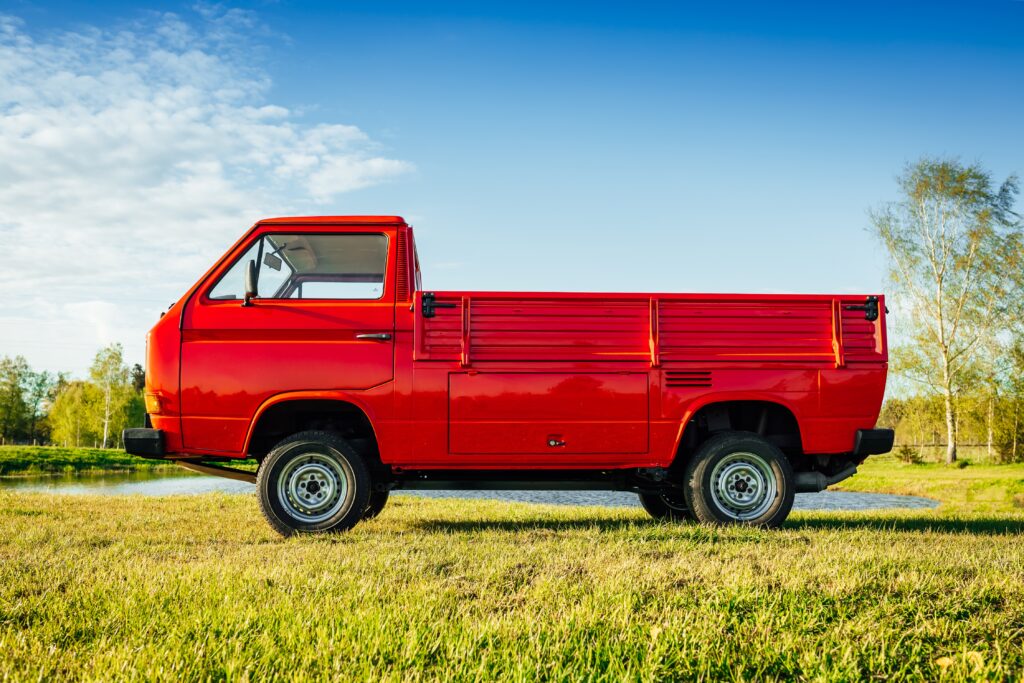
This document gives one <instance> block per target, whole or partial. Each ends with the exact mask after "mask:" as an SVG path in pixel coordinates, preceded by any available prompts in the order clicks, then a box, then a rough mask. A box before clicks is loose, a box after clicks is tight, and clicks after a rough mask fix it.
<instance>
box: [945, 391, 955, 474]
mask: <svg viewBox="0 0 1024 683" xmlns="http://www.w3.org/2000/svg"><path fill="white" fill-rule="evenodd" d="M943 393H944V397H945V399H946V464H953V463H954V462H956V437H957V434H956V405H955V404H954V402H953V390H952V388H951V387H950V386H949V385H946V388H945V391H944V392H943Z"/></svg>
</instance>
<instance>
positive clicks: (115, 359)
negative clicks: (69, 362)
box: [89, 344, 131, 448]
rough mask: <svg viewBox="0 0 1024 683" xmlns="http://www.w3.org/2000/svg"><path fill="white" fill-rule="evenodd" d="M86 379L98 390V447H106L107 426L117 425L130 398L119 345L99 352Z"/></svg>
mask: <svg viewBox="0 0 1024 683" xmlns="http://www.w3.org/2000/svg"><path fill="white" fill-rule="evenodd" d="M89 377H90V379H91V380H92V381H93V383H94V384H95V385H96V387H97V388H98V389H99V391H100V396H101V402H100V407H101V410H100V415H99V418H100V425H101V432H102V434H103V440H102V446H101V447H102V448H106V447H107V445H108V444H109V443H110V432H111V425H115V426H116V425H119V424H121V422H122V421H123V413H124V410H125V407H126V406H127V404H128V402H129V400H130V399H131V381H130V377H129V371H128V366H126V365H125V364H124V351H123V350H122V348H121V345H120V344H111V345H110V346H107V347H106V348H103V349H100V351H99V352H98V353H97V354H96V358H95V359H94V360H93V362H92V367H91V368H90V369H89Z"/></svg>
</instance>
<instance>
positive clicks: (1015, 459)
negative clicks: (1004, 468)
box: [1010, 401, 1020, 462]
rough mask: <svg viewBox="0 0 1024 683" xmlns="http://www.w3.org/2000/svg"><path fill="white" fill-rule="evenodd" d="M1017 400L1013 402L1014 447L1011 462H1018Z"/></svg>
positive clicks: (1011, 450) (1011, 452) (1011, 451)
mask: <svg viewBox="0 0 1024 683" xmlns="http://www.w3.org/2000/svg"><path fill="white" fill-rule="evenodd" d="M1017 416H1018V412H1017V402H1016V401H1014V403H1013V447H1012V448H1011V449H1010V462H1017V429H1018V425H1019V424H1020V423H1019V421H1018V417H1017Z"/></svg>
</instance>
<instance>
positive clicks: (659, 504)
mask: <svg viewBox="0 0 1024 683" xmlns="http://www.w3.org/2000/svg"><path fill="white" fill-rule="evenodd" d="M637 495H638V496H640V505H642V506H643V508H644V510H647V514H649V515H650V516H651V517H653V518H654V519H664V520H666V521H670V522H688V521H690V520H692V519H693V518H694V517H693V513H691V512H690V508H689V506H688V505H687V504H686V497H685V495H684V494H683V492H682V490H680V489H672V490H670V491H666V492H664V493H639V494H637Z"/></svg>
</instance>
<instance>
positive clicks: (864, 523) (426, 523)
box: [412, 515, 1024, 536]
mask: <svg viewBox="0 0 1024 683" xmlns="http://www.w3.org/2000/svg"><path fill="white" fill-rule="evenodd" d="M412 526H413V527H415V528H416V529H417V530H420V531H429V532H442V533H443V532H448V533H477V532H481V531H498V532H515V531H544V530H546V531H552V532H561V531H593V530H598V531H602V532H628V531H634V532H635V531H642V530H644V529H645V528H650V527H660V528H662V529H665V530H673V528H678V530H679V531H680V532H683V533H687V532H693V531H698V530H700V531H708V532H713V533H714V532H717V531H719V529H716V528H715V527H711V526H703V525H700V524H698V523H697V522H690V523H681V524H678V525H676V524H671V523H666V522H659V521H656V520H653V519H652V520H635V519H617V518H603V517H600V516H597V515H595V516H593V517H580V518H576V519H543V518H537V519H525V520H524V519H515V520H513V519H490V520H445V519H436V520H421V521H418V522H415V523H414V524H413V525H412ZM865 530H867V531H880V532H903V533H924V532H931V533H943V534H974V535H978V536H1015V535H1022V534H1024V519H1006V518H1000V517H976V518H972V519H956V518H936V517H929V516H924V515H922V516H920V517H873V518H872V517H865V518H863V519H857V518H853V517H844V518H835V517H829V516H810V515H805V516H802V517H800V518H797V519H791V520H789V521H787V522H786V523H785V524H784V525H783V527H782V529H781V531H783V532H785V531H865ZM750 531H756V530H753V529H751V530H750ZM767 533H771V532H767Z"/></svg>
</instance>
